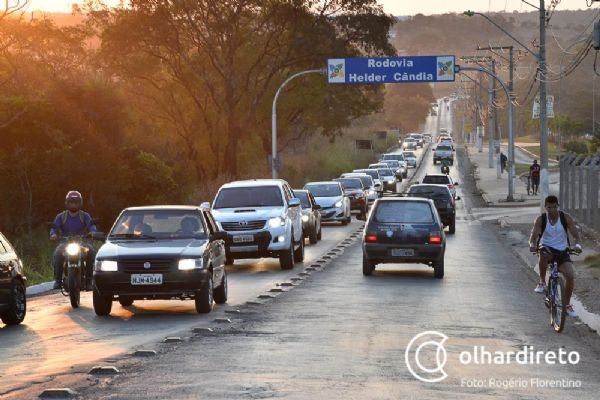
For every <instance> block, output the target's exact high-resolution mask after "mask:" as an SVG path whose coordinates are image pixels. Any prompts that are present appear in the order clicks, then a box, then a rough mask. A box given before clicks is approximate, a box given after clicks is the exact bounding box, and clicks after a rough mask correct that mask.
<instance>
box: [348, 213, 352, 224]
mask: <svg viewBox="0 0 600 400" xmlns="http://www.w3.org/2000/svg"><path fill="white" fill-rule="evenodd" d="M350 222H352V214H348V223H350Z"/></svg>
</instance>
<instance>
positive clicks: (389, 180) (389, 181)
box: [387, 179, 396, 184]
mask: <svg viewBox="0 0 600 400" xmlns="http://www.w3.org/2000/svg"><path fill="white" fill-rule="evenodd" d="M394 182H396V181H395V180H393V179H388V180H387V183H388V184H392V183H394Z"/></svg>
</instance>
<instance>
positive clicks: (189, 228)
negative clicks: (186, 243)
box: [109, 209, 206, 239]
mask: <svg viewBox="0 0 600 400" xmlns="http://www.w3.org/2000/svg"><path fill="white" fill-rule="evenodd" d="M204 237H206V232H205V230H204V225H203V224H202V222H201V219H200V215H199V214H197V213H195V212H194V211H191V210H156V209H152V210H126V211H125V212H123V213H122V214H121V215H120V216H119V219H118V220H117V222H115V225H114V226H113V228H112V230H111V231H110V234H109V238H110V239H148V238H150V239H165V238H204Z"/></svg>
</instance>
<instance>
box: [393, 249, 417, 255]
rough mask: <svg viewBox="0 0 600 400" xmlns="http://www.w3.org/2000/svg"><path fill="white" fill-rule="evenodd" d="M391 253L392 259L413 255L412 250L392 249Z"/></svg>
mask: <svg viewBox="0 0 600 400" xmlns="http://www.w3.org/2000/svg"><path fill="white" fill-rule="evenodd" d="M391 252H392V256H394V257H412V256H414V255H415V251H414V249H392V251H391Z"/></svg>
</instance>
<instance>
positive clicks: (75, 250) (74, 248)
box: [65, 243, 81, 257]
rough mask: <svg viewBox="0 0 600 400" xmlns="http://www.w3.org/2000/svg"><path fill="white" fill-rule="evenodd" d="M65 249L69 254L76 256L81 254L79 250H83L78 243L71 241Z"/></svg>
mask: <svg viewBox="0 0 600 400" xmlns="http://www.w3.org/2000/svg"><path fill="white" fill-rule="evenodd" d="M65 250H66V252H67V254H68V255H70V256H72V257H74V256H77V255H79V252H80V251H81V247H80V246H79V245H78V244H77V243H69V244H68V245H67V248H66V249H65Z"/></svg>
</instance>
